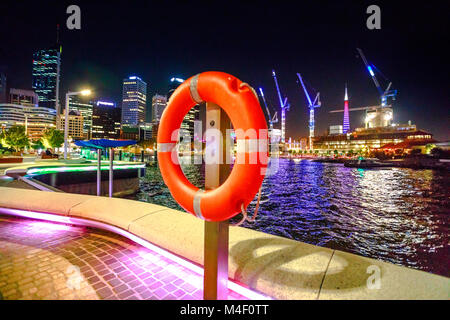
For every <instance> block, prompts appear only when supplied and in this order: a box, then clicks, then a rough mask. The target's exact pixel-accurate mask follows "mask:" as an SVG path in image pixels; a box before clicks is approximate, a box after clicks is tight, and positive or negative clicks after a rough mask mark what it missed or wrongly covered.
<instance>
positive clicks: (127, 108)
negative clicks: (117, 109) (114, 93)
mask: <svg viewBox="0 0 450 320" xmlns="http://www.w3.org/2000/svg"><path fill="white" fill-rule="evenodd" d="M146 104H147V84H146V83H145V82H144V81H142V79H141V78H139V77H137V76H132V77H128V78H127V79H124V80H123V91H122V119H121V123H122V127H123V126H139V125H140V124H144V123H145V110H146Z"/></svg>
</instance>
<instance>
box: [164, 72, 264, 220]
mask: <svg viewBox="0 0 450 320" xmlns="http://www.w3.org/2000/svg"><path fill="white" fill-rule="evenodd" d="M201 102H213V103H215V104H217V105H219V106H220V107H221V108H223V109H224V111H225V112H226V113H227V115H228V117H229V118H230V120H231V123H232V124H233V128H234V130H235V132H236V138H237V144H238V147H237V159H238V158H240V159H241V160H243V159H245V161H236V162H235V163H234V165H233V169H232V171H231V173H230V175H229V176H228V178H227V179H226V181H225V182H224V183H223V184H222V185H221V186H219V187H218V188H216V189H213V190H206V191H204V190H202V189H199V188H197V187H195V186H194V185H193V184H191V183H190V182H189V180H188V179H187V178H186V177H185V175H184V174H183V172H182V170H181V167H180V165H179V164H178V163H174V161H172V152H176V148H175V146H176V143H177V141H176V140H174V139H176V138H174V135H173V132H174V131H175V130H177V129H179V128H180V126H181V123H182V121H183V118H184V116H185V115H186V114H187V113H188V111H189V110H190V109H191V108H192V107H194V106H195V105H197V104H199V103H201ZM239 129H242V130H239ZM249 129H250V131H251V130H252V129H253V130H254V131H253V132H254V133H256V139H255V136H253V138H252V137H248V136H246V135H245V134H240V133H242V132H248V131H247V130H249ZM175 136H176V135H175ZM267 142H268V133H267V124H266V120H265V117H264V114H263V112H262V109H261V106H260V104H259V100H258V97H257V96H256V93H255V91H254V90H253V88H251V87H250V86H248V85H247V84H246V83H243V82H242V81H240V80H239V79H237V78H236V77H234V76H232V75H229V74H227V73H224V72H216V71H209V72H203V73H200V74H197V75H195V76H193V77H191V78H189V79H187V80H186V81H184V82H183V83H182V84H181V85H180V86H179V87H178V88H177V89H176V90H175V91H174V93H173V94H172V96H171V98H170V100H169V103H168V105H167V107H166V108H165V109H164V112H163V114H162V117H161V121H160V124H159V128H158V137H157V143H158V160H159V161H158V162H159V167H160V170H161V174H162V177H163V179H164V182H165V184H166V185H167V187H168V188H169V190H170V192H171V194H172V196H173V197H174V199H175V200H176V201H177V202H178V203H179V204H180V205H181V206H182V207H183V208H184V209H185V210H186V211H188V212H190V213H192V214H194V215H196V216H197V217H199V218H201V219H204V220H207V221H223V220H227V219H230V218H232V217H234V216H235V215H237V214H238V213H240V212H241V206H242V205H243V206H244V208H246V207H247V206H248V204H249V203H250V202H251V201H252V200H253V198H254V197H255V195H256V193H257V192H258V190H259V188H260V187H261V184H262V182H263V179H264V175H265V171H266V169H267V161H268V150H267V146H268V143H267ZM244 146H245V148H243V147H244ZM256 146H257V147H256ZM255 153H256V161H254V160H253V161H252V160H251V159H255ZM175 156H177V155H175Z"/></svg>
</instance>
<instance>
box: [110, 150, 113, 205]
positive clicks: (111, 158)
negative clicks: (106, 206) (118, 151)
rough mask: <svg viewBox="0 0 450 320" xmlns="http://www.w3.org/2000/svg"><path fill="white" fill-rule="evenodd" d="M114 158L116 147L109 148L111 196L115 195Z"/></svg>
mask: <svg viewBox="0 0 450 320" xmlns="http://www.w3.org/2000/svg"><path fill="white" fill-rule="evenodd" d="M113 160H114V148H110V149H109V197H110V198H112V195H113Z"/></svg>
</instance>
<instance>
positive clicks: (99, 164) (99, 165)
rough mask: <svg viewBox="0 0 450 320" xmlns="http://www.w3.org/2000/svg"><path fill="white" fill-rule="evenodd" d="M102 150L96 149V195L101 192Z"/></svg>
mask: <svg viewBox="0 0 450 320" xmlns="http://www.w3.org/2000/svg"><path fill="white" fill-rule="evenodd" d="M101 170H102V149H97V195H98V196H101V195H102V194H101V192H102V171H101Z"/></svg>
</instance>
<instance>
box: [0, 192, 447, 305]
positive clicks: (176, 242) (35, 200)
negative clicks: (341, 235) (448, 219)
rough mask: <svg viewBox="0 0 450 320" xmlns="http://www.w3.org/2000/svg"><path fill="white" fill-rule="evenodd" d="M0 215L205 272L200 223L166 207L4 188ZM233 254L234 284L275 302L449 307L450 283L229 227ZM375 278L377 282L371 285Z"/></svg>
mask: <svg viewBox="0 0 450 320" xmlns="http://www.w3.org/2000/svg"><path fill="white" fill-rule="evenodd" d="M0 208H10V209H18V210H27V211H37V212H45V213H52V214H57V215H63V216H69V217H78V218H84V219H88V220H95V221H100V222H104V223H107V224H109V225H113V226H116V227H119V228H122V229H124V230H127V231H129V232H131V233H133V234H134V235H136V236H138V237H140V238H143V239H145V240H147V241H149V242H151V243H153V244H155V245H157V246H159V247H161V248H164V249H166V250H168V251H171V252H172V253H175V254H177V255H179V256H182V257H184V258H186V259H187V260H190V261H192V262H194V263H196V264H199V265H202V264H203V232H204V230H203V227H204V226H203V222H202V221H201V220H199V219H197V218H195V217H193V216H192V215H190V214H187V213H184V212H180V211H176V210H172V209H168V208H166V207H162V206H158V205H154V204H149V203H144V202H139V201H132V200H125V199H117V198H112V199H110V198H105V197H96V196H88V195H78V194H68V193H54V192H43V191H33V190H21V189H13V188H0ZM1 212H2V211H1V209H0V213H1ZM229 253H230V254H229V277H230V278H231V279H233V280H236V281H238V282H240V283H243V284H245V285H247V286H248V287H250V288H252V289H254V290H256V291H259V292H262V293H264V294H266V295H268V296H271V297H274V298H276V299H448V298H449V293H450V279H448V278H445V277H442V276H437V275H433V274H429V273H426V272H422V271H418V270H414V269H410V268H406V267H401V266H397V265H393V264H390V263H386V262H382V261H378V260H374V259H369V258H365V257H360V256H357V255H354V254H349V253H345V252H342V251H337V250H332V249H328V248H322V247H318V246H313V245H309V244H305V243H302V242H298V241H294V240H289V239H285V238H282V237H277V236H273V235H269V234H265V233H262V232H258V231H253V230H250V229H246V228H241V227H230V249H229ZM378 272H379V282H376V281H375V282H371V279H372V278H374V277H376V274H377V273H378ZM369 277H370V278H369ZM368 281H369V284H371V283H372V284H374V286H370V285H369V286H368V285H367V283H368ZM377 284H378V285H379V286H377Z"/></svg>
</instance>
